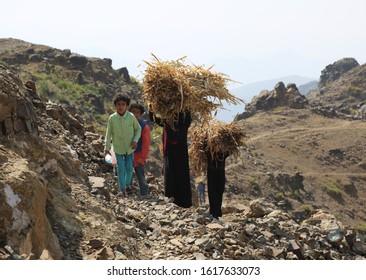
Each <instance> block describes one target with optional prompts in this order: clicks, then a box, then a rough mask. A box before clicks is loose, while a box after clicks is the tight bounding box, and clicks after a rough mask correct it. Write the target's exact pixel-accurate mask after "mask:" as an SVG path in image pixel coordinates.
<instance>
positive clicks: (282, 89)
mask: <svg viewBox="0 0 366 280" xmlns="http://www.w3.org/2000/svg"><path fill="white" fill-rule="evenodd" d="M307 104H308V102H307V99H306V97H305V96H303V95H302V94H301V93H300V92H299V90H298V88H297V87H296V85H295V84H288V85H287V86H285V85H284V83H283V82H279V83H277V84H276V86H275V88H274V89H273V90H272V91H267V90H265V91H262V92H261V93H260V94H259V95H258V96H255V97H254V98H253V99H252V102H250V103H249V104H248V105H247V106H246V107H245V109H246V111H248V112H255V111H259V110H264V111H266V110H272V109H274V108H276V107H280V106H286V107H289V108H293V109H301V108H305V107H306V106H307Z"/></svg>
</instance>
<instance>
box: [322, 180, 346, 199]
mask: <svg viewBox="0 0 366 280" xmlns="http://www.w3.org/2000/svg"><path fill="white" fill-rule="evenodd" d="M321 186H322V188H323V189H324V191H325V192H326V193H327V194H329V195H334V196H341V195H342V190H341V188H340V186H339V183H338V182H337V181H336V180H335V179H329V180H326V181H323V183H322V184H321Z"/></svg>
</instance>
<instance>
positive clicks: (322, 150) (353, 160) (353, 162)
mask: <svg viewBox="0 0 366 280" xmlns="http://www.w3.org/2000/svg"><path fill="white" fill-rule="evenodd" d="M241 122H244V124H245V127H246V131H247V134H248V139H247V141H246V147H245V148H244V149H243V151H242V153H241V158H239V159H230V158H229V161H228V165H227V169H226V170H227V181H228V183H227V188H228V190H234V193H235V192H236V193H238V195H237V196H234V195H231V194H230V193H229V192H228V195H229V196H231V197H232V199H234V200H235V201H240V200H241V199H244V200H250V199H253V198H255V197H258V196H261V197H267V198H270V199H271V200H274V201H275V202H276V203H277V205H279V206H281V207H282V208H284V209H286V210H288V211H291V212H294V213H296V212H298V214H299V215H300V216H304V215H306V212H309V211H311V210H312V209H316V208H321V209H326V210H327V211H329V212H330V213H333V214H334V215H336V217H337V218H339V219H340V221H342V222H343V223H344V224H347V225H353V226H354V225H357V224H359V223H362V222H363V223H364V221H365V219H364V217H365V214H366V211H365V207H364V205H365V202H366V193H365V190H366V185H365V182H366V147H365V145H364V144H365V137H366V136H365V135H366V126H365V123H364V122H361V121H359V120H356V121H349V120H342V119H332V118H326V117H323V116H320V115H317V114H314V113H312V112H311V111H310V110H308V109H300V110H294V109H285V108H284V107H283V108H277V109H275V110H274V111H269V112H262V113H257V114H255V115H254V116H252V117H250V118H248V119H246V120H242V121H241ZM297 171H298V172H300V175H298V176H299V178H301V175H302V176H303V182H302V183H301V180H297V181H298V182H297V183H296V176H295V173H296V172H297ZM232 199H229V198H227V199H226V203H231V201H232ZM301 214H302V215H301Z"/></svg>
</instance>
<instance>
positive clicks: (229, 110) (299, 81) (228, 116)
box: [216, 76, 316, 121]
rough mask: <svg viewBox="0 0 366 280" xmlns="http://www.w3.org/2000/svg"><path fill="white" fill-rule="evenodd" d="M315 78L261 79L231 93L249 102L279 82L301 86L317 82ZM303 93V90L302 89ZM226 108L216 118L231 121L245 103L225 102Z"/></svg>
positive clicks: (241, 110) (285, 77) (240, 111)
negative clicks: (231, 103)
mask: <svg viewBox="0 0 366 280" xmlns="http://www.w3.org/2000/svg"><path fill="white" fill-rule="evenodd" d="M314 80H316V79H315V78H308V77H302V76H284V77H280V78H276V79H271V80H265V81H260V82H256V83H250V84H246V85H244V86H240V87H238V88H235V89H233V90H231V93H232V94H234V95H235V96H237V97H239V98H241V99H242V100H244V102H245V103H249V102H250V101H251V100H252V98H253V97H254V96H256V95H258V94H259V93H260V92H261V91H262V90H272V89H273V88H274V87H275V85H276V84H277V83H278V82H283V83H284V84H288V83H294V84H296V85H297V86H298V87H299V90H300V88H301V86H302V85H305V84H307V83H310V82H315V81H314ZM300 92H301V93H302V94H304V92H302V91H301V90H300ZM224 107H225V109H226V110H220V111H219V112H218V113H217V116H216V118H217V119H219V120H223V121H231V120H233V118H234V117H235V115H236V114H238V113H242V112H243V111H244V110H245V106H244V104H242V105H227V104H224Z"/></svg>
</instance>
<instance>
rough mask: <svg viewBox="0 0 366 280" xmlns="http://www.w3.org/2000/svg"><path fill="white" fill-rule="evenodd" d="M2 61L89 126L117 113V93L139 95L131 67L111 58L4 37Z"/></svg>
mask: <svg viewBox="0 0 366 280" xmlns="http://www.w3.org/2000/svg"><path fill="white" fill-rule="evenodd" d="M0 63H2V64H4V65H6V66H7V67H9V68H10V69H12V70H14V71H16V72H17V73H18V75H19V76H20V78H21V79H22V80H23V81H28V80H29V81H33V82H35V83H36V84H37V92H38V93H39V95H40V97H41V98H42V100H44V101H45V102H46V101H48V100H51V101H53V102H57V103H60V104H62V105H64V107H65V108H66V109H67V110H69V111H73V112H74V114H75V113H76V114H77V115H79V116H81V117H82V118H83V119H84V120H85V122H86V123H87V124H88V125H87V129H88V130H92V129H97V130H98V129H100V128H101V127H104V125H105V123H106V117H107V116H108V115H109V114H110V113H112V112H113V104H112V98H113V96H114V95H115V93H116V92H121V93H126V94H128V95H129V96H131V98H132V99H133V100H138V98H139V96H140V95H139V92H140V89H139V85H138V84H137V83H136V82H134V81H133V78H131V77H130V76H129V74H128V70H127V68H120V69H117V70H115V69H113V67H112V60H111V59H109V58H103V59H100V58H92V57H85V56H83V55H80V54H77V53H73V52H71V51H70V50H68V49H66V50H60V49H56V48H52V47H48V46H44V45H37V44H32V43H28V42H25V41H22V40H18V39H0Z"/></svg>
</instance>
